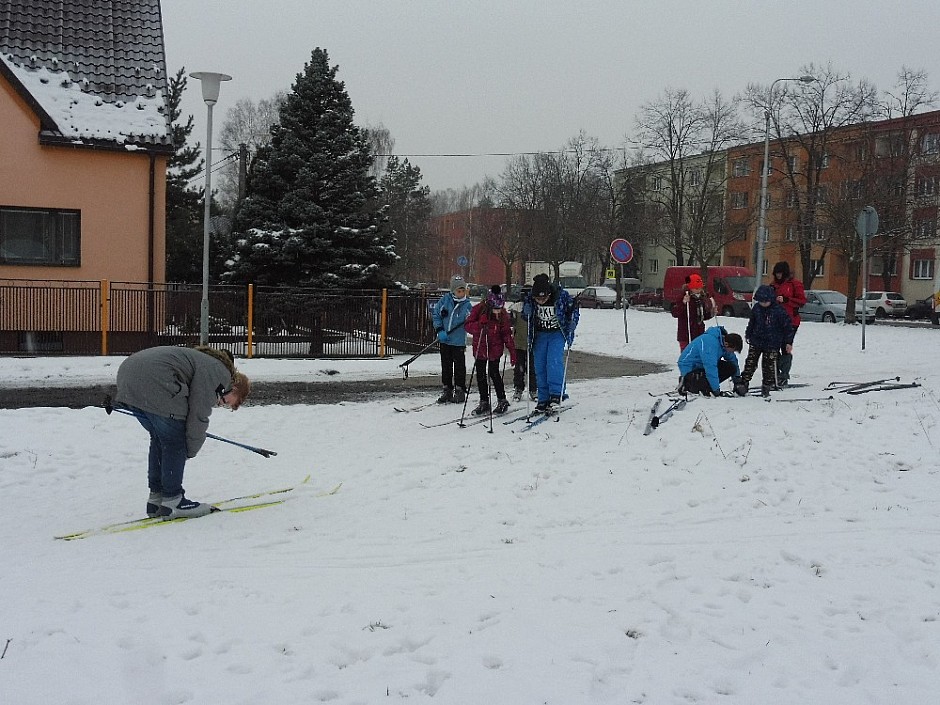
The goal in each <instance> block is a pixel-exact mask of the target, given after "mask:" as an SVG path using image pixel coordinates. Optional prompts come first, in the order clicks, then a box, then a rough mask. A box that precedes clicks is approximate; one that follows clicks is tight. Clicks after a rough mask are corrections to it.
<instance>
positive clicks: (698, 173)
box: [689, 169, 702, 186]
mask: <svg viewBox="0 0 940 705" xmlns="http://www.w3.org/2000/svg"><path fill="white" fill-rule="evenodd" d="M701 185H702V170H701V169H689V186H701Z"/></svg>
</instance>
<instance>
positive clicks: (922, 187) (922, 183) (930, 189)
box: [914, 176, 937, 196]
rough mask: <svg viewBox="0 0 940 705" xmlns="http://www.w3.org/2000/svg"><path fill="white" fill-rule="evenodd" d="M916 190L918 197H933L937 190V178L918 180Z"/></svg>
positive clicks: (926, 177)
mask: <svg viewBox="0 0 940 705" xmlns="http://www.w3.org/2000/svg"><path fill="white" fill-rule="evenodd" d="M914 189H915V191H916V193H917V195H918V196H932V195H933V194H934V193H935V192H936V190H937V177H936V176H921V177H919V178H918V179H917V183H916V184H915V186H914Z"/></svg>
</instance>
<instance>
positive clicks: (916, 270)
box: [911, 259, 933, 279]
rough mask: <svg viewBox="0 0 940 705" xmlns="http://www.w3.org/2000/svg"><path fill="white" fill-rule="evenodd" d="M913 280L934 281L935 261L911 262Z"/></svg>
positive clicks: (916, 260) (919, 260) (921, 260)
mask: <svg viewBox="0 0 940 705" xmlns="http://www.w3.org/2000/svg"><path fill="white" fill-rule="evenodd" d="M911 279H933V260H932V259H915V260H914V261H913V262H911Z"/></svg>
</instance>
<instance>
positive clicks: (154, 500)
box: [147, 490, 163, 519]
mask: <svg viewBox="0 0 940 705" xmlns="http://www.w3.org/2000/svg"><path fill="white" fill-rule="evenodd" d="M162 503H163V495H162V494H161V493H160V492H154V491H153V490H151V491H150V496H149V497H147V516H148V517H150V518H151V519H153V517H158V516H160V505H161V504H162Z"/></svg>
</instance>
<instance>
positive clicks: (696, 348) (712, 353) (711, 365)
mask: <svg viewBox="0 0 940 705" xmlns="http://www.w3.org/2000/svg"><path fill="white" fill-rule="evenodd" d="M727 334H728V333H727V331H726V330H725V329H724V328H723V327H722V326H712V327H711V328H709V329H708V330H706V331H705V332H704V333H702V334H701V335H700V336H699V337H697V338H695V339H694V340H693V341H692V342H691V343H689V344H688V345H687V346H686V348H685V350H683V351H682V354H681V355H679V373H680V374H682V376H683V377H684V376H685V375H687V374H688V373H689V372H691V371H692V370H697V369H703V370H705V376H706V377H707V378H708V384H709V385H710V386H711V388H712V389H716V390H717V389H721V380H720V379H719V377H718V361H719V360H728V361H729V362H731V363H733V364H734V377H740V376H741V368H740V367H739V366H738V356H737V355H735V354H734V351H733V350H725V346H724V345H722V342H721V341H722V338H724V337H725V336H726V335H727Z"/></svg>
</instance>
